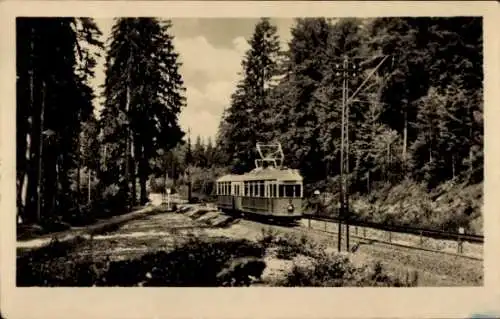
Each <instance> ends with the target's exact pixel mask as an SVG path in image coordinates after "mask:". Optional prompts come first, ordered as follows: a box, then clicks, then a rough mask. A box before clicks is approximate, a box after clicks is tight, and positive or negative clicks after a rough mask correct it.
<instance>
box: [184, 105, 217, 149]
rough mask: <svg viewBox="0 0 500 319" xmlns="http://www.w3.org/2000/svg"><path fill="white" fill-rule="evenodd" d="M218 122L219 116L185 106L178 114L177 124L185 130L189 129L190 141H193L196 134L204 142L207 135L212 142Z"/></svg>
mask: <svg viewBox="0 0 500 319" xmlns="http://www.w3.org/2000/svg"><path fill="white" fill-rule="evenodd" d="M219 122H220V116H218V115H214V114H211V113H209V112H207V111H197V110H195V109H192V108H186V109H185V110H184V111H183V112H182V113H181V115H180V116H179V124H180V126H181V127H182V128H183V129H184V130H185V132H186V133H187V130H188V129H191V141H194V140H195V139H196V137H197V136H198V135H199V136H201V137H202V140H204V141H205V142H206V141H207V139H208V138H209V137H210V138H211V139H212V142H213V141H215V137H216V135H217V129H218V127H219Z"/></svg>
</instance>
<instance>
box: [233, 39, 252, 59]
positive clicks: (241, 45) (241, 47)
mask: <svg viewBox="0 0 500 319" xmlns="http://www.w3.org/2000/svg"><path fill="white" fill-rule="evenodd" d="M233 45H234V47H235V48H236V51H237V52H238V53H239V54H240V55H241V56H243V55H244V54H245V53H246V52H247V51H248V49H250V44H248V41H247V39H245V37H237V38H235V39H234V40H233Z"/></svg>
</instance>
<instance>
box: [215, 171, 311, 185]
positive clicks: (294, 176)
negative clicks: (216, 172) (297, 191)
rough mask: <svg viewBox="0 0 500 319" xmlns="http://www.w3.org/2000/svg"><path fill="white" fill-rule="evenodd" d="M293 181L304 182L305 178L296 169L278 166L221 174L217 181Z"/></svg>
mask: <svg viewBox="0 0 500 319" xmlns="http://www.w3.org/2000/svg"><path fill="white" fill-rule="evenodd" d="M262 180H277V181H293V182H302V180H303V178H302V176H301V175H300V173H299V171H298V170H296V169H277V168H256V169H254V170H252V171H250V172H249V173H246V174H242V175H236V174H228V175H224V176H221V177H220V178H219V179H217V182H243V181H262Z"/></svg>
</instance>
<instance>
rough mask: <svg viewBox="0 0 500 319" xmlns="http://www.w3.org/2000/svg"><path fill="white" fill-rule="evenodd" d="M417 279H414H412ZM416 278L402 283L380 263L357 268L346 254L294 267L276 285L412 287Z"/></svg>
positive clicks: (322, 258)
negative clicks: (309, 264)
mask: <svg viewBox="0 0 500 319" xmlns="http://www.w3.org/2000/svg"><path fill="white" fill-rule="evenodd" d="M415 278H417V279H415ZM417 280H418V277H416V275H414V276H413V277H410V276H407V277H406V278H404V279H401V278H399V277H397V276H395V275H393V274H390V273H389V272H387V271H386V270H385V269H384V268H383V266H382V264H381V263H379V262H375V263H373V264H372V265H370V266H363V267H356V266H355V265H353V264H352V263H351V261H350V259H349V256H348V255H345V254H333V255H328V254H323V255H322V256H316V258H315V260H314V262H313V264H312V265H311V266H305V267H304V266H299V265H297V264H294V266H293V268H292V271H291V272H290V273H289V274H288V275H287V276H286V278H285V279H284V281H283V282H280V283H279V284H280V285H282V286H286V287H302V286H309V287H346V286H351V287H366V286H372V287H373V286H382V287H412V286H416V285H417Z"/></svg>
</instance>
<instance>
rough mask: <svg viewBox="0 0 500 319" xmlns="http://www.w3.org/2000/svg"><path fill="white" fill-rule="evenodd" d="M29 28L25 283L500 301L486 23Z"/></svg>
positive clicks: (183, 20)
mask: <svg viewBox="0 0 500 319" xmlns="http://www.w3.org/2000/svg"><path fill="white" fill-rule="evenodd" d="M165 6H166V7H167V4H165ZM150 13H153V12H150ZM354 13H355V12H354ZM13 28H15V41H12V43H14V42H15V74H16V79H15V93H14V92H12V94H15V109H14V107H13V108H12V112H14V113H13V114H15V117H13V119H14V118H15V135H14V133H12V140H15V154H12V155H11V156H12V158H13V159H15V160H14V162H13V163H14V164H13V166H15V167H14V170H13V172H15V191H14V189H13V190H12V194H15V199H14V198H13V199H12V200H13V201H15V208H16V212H15V213H14V212H13V211H12V212H2V213H6V214H12V215H15V223H16V225H15V226H14V225H11V226H12V227H13V228H15V245H16V246H15V279H14V282H15V286H16V287H18V288H20V287H25V288H26V287H96V288H97V287H115V288H118V287H137V288H140V287H142V288H144V287H171V288H172V287H192V288H195V287H212V288H215V287H247V288H248V287H250V288H263V287H281V288H284V287H329V288H354V287H356V288H374V287H378V288H382V287H385V288H400V289H403V288H416V287H418V288H423V287H456V288H458V287H462V288H463V287H469V288H472V287H483V286H484V285H485V265H484V255H485V253H484V245H485V242H486V239H485V237H486V235H485V231H484V229H485V205H484V200H485V191H484V190H485V188H484V182H485V176H486V173H485V168H484V167H485V166H484V162H485V156H486V153H485V147H484V145H485V131H484V123H485V120H486V119H485V112H484V110H485V102H484V101H485V98H484V91H485V74H484V73H485V70H486V68H485V67H484V56H485V52H484V48H485V46H484V41H485V37H484V19H483V17H482V16H478V15H472V14H471V15H457V16H447V15H443V16H440V15H428V16H410V15H407V16H395V15H387V16H383V15H380V16H370V17H362V16H360V17H358V16H356V15H353V16H350V17H348V16H335V12H331V13H328V12H324V16H314V17H311V16H308V15H304V16H300V15H294V16H290V17H282V16H271V15H267V14H265V11H263V14H262V15H260V16H255V17H238V15H236V14H235V16H234V17H228V16H223V17H204V16H200V17H192V16H188V17H178V16H175V15H173V16H169V15H168V10H167V9H166V10H165V13H163V12H162V13H161V14H160V13H158V15H155V14H149V15H147V16H142V15H141V16H137V17H134V16H128V15H123V16H116V15H115V16H109V17H103V16H102V15H99V16H91V15H85V16H83V15H81V14H78V13H75V15H60V16H59V15H51V16H16V17H15V26H13ZM11 81H12V79H11ZM2 107H3V106H2ZM493 125H495V124H493ZM13 127H14V125H13ZM2 162H4V161H3V160H2ZM4 163H5V162H4ZM4 163H1V164H0V165H5V164H4ZM13 176H14V175H13ZM12 187H13V185H12ZM2 197H4V196H2ZM13 207H14V206H13ZM11 226H8V225H2V227H11ZM139 291H140V290H139ZM471 316H472V317H473V315H471Z"/></svg>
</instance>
